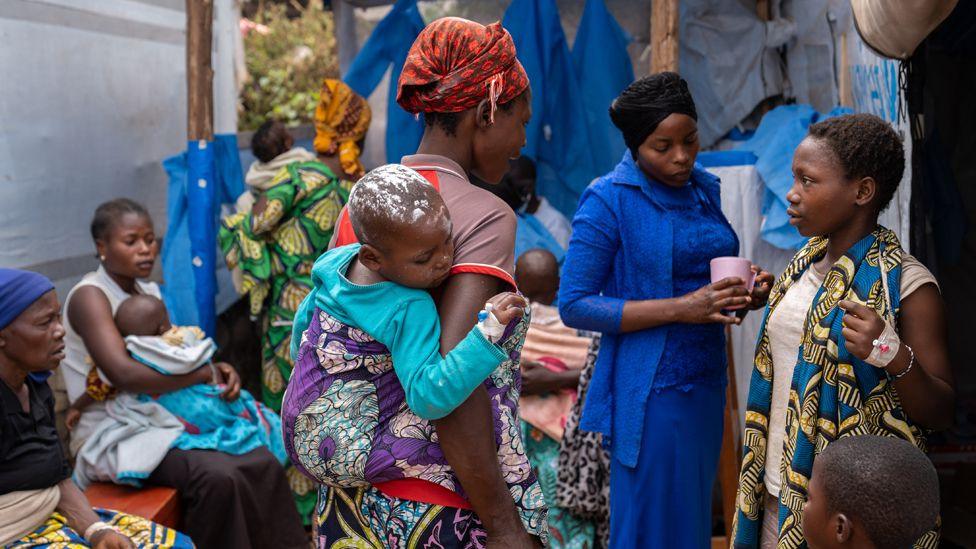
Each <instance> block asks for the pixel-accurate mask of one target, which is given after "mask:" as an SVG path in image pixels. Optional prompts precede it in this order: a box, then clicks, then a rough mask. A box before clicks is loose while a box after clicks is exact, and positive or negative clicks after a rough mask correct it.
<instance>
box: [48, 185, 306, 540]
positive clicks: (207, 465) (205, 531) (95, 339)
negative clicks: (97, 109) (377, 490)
mask: <svg viewBox="0 0 976 549" xmlns="http://www.w3.org/2000/svg"><path fill="white" fill-rule="evenodd" d="M91 232H92V237H93V239H94V240H95V247H96V249H97V250H98V256H99V260H100V262H101V265H100V266H99V268H98V270H97V271H94V272H91V273H88V274H87V275H85V276H84V277H83V278H82V280H81V281H80V282H79V283H78V284H77V285H75V287H74V288H73V289H72V290H71V292H70V293H69V294H68V297H67V299H66V300H65V307H64V316H65V318H66V319H67V322H65V331H66V335H65V345H66V348H65V355H66V356H65V359H64V366H65V367H64V368H62V369H61V374H62V375H63V377H64V384H65V387H66V388H67V391H68V400H69V401H71V402H74V401H75V400H77V399H78V397H80V396H81V395H82V393H84V392H85V389H86V387H87V382H88V378H89V373H90V371H91V370H92V368H95V369H97V371H98V374H99V377H100V378H101V379H102V380H103V381H105V382H107V383H109V384H111V385H112V386H114V387H115V388H116V389H118V390H120V391H125V392H130V393H147V394H157V393H170V392H173V391H177V390H179V389H183V388H185V387H189V386H192V385H197V384H200V383H210V382H211V381H212V372H211V371H210V369H209V368H201V369H198V370H195V371H194V372H192V373H189V374H184V375H164V374H161V373H159V372H156V371H155V370H153V369H152V368H147V367H146V366H145V365H144V364H142V363H140V362H138V361H136V360H134V359H133V358H132V357H131V356H130V355H129V353H128V352H127V350H126V345H125V340H124V339H123V338H122V335H121V334H120V333H119V330H118V328H117V327H116V324H115V318H114V315H115V313H116V312H117V310H118V308H119V306H120V305H121V303H122V302H123V301H125V300H126V299H128V298H129V297H131V296H133V295H138V294H148V295H151V296H154V297H157V298H158V297H160V293H159V286H157V285H156V284H155V283H152V282H143V281H141V280H140V279H145V278H146V277H148V276H149V274H150V273H151V272H152V268H153V264H154V263H155V261H156V256H157V252H158V250H157V241H156V235H155V231H154V230H153V224H152V219H151V218H150V217H149V213H148V212H147V211H146V209H145V208H143V207H142V206H141V205H139V204H137V203H135V202H133V201H131V200H128V199H124V198H120V199H116V200H112V201H110V202H107V203H105V204H102V205H101V206H99V207H98V209H97V210H96V211H95V218H94V219H93V220H92V225H91ZM215 366H216V374H217V377H218V379H217V381H218V382H220V381H222V382H223V383H224V384H225V385H226V388H225V390H224V391H223V394H222V395H221V396H222V398H225V399H227V400H230V401H233V400H236V399H237V395H238V393H239V391H240V379H239V378H238V376H237V373H236V372H235V371H234V369H233V367H231V366H230V365H229V364H224V363H217V364H215ZM106 417H107V412H106V406H105V403H104V402H97V403H94V404H91V405H89V406H88V407H87V408H85V410H84V411H83V412H82V414H81V418H80V419H79V420H78V424H77V425H76V426H75V427H74V429H72V431H71V444H70V447H71V451H72V454H73V455H74V454H77V453H78V451H79V449H80V448H81V447H82V446H84V444H85V442H86V441H87V440H88V439H89V438H90V437H93V436H98V435H99V433H100V430H101V429H102V428H103V427H104V425H103V420H104V419H105V418H106ZM163 450H164V452H165V453H164V454H163V455H161V456H159V459H160V461H159V464H158V465H157V466H156V467H155V468H154V469H153V470H152V472H151V473H150V474H149V475H148V477H147V478H146V479H144V480H145V482H147V483H149V484H156V485H161V486H170V487H173V488H175V489H176V490H177V491H178V492H179V494H180V500H181V503H182V506H183V517H182V518H183V523H182V524H183V528H184V529H185V530H186V532H187V533H188V534H189V535H190V537H191V538H193V540H194V542H195V543H196V544H197V545H199V546H200V547H207V548H210V547H228V548H230V547H233V548H243V549H247V548H250V547H282V548H285V547H288V548H291V547H303V548H306V547H307V546H308V537H307V536H306V535H305V532H304V531H303V528H302V524H301V519H300V518H299V515H298V512H297V511H296V508H295V505H294V503H293V502H292V498H291V494H290V491H289V489H288V479H287V477H286V476H285V471H284V469H283V468H282V466H281V464H280V463H278V460H277V459H276V458H275V457H274V455H272V453H271V452H270V451H269V450H268V449H267V448H266V447H264V446H261V447H259V448H257V449H255V450H252V451H250V452H248V453H246V454H243V455H237V456H235V455H231V454H227V453H224V452H220V451H214V450H181V449H177V448H171V449H169V450H168V451H166V450H165V448H164V449H163ZM143 453H145V452H143Z"/></svg>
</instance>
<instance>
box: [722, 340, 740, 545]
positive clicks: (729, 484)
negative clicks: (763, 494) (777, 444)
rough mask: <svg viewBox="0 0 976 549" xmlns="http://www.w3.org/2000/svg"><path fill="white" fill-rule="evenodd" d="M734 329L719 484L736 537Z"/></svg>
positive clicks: (729, 528) (728, 532)
mask: <svg viewBox="0 0 976 549" xmlns="http://www.w3.org/2000/svg"><path fill="white" fill-rule="evenodd" d="M731 335H732V334H731V329H729V328H728V327H726V329H725V342H726V343H725V346H726V348H725V350H726V355H727V356H728V370H729V384H728V387H727V388H726V393H725V421H724V424H725V425H724V429H723V433H722V449H721V451H720V452H719V456H718V482H719V487H720V489H721V494H722V515H723V518H724V519H725V533H726V535H727V536H731V535H732V519H733V517H735V498H736V494H738V492H739V460H740V457H739V451H740V447H741V445H742V442H741V437H740V436H739V403H738V398H737V396H736V395H738V391H737V390H736V380H735V362H734V361H733V359H732V338H731V337H730V336H731Z"/></svg>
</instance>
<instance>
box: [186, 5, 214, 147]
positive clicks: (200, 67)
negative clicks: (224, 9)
mask: <svg viewBox="0 0 976 549" xmlns="http://www.w3.org/2000/svg"><path fill="white" fill-rule="evenodd" d="M212 45H213V0H186V99H187V101H186V103H187V104H186V107H187V108H186V135H187V140H189V141H198V140H201V139H202V140H206V141H212V140H213V67H212V65H211V60H210V58H211V51H212Z"/></svg>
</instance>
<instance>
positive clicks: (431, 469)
mask: <svg viewBox="0 0 976 549" xmlns="http://www.w3.org/2000/svg"><path fill="white" fill-rule="evenodd" d="M528 96H529V82H528V78H527V76H526V74H525V70H524V69H523V68H522V66H521V64H520V63H519V62H518V59H517V58H516V56H515V44H514V43H513V41H512V38H511V36H510V35H509V34H508V32H507V31H505V29H503V28H502V27H501V25H500V24H499V23H494V24H492V25H488V26H484V25H481V24H478V23H474V22H472V21H467V20H464V19H458V18H445V19H439V20H437V21H435V22H433V23H431V24H430V25H429V26H428V27H427V28H426V29H424V31H423V32H421V33H420V35H419V36H418V37H417V40H416V41H415V42H414V44H413V46H412V47H411V49H410V52H409V55H408V57H407V60H406V63H405V65H404V67H403V71H402V73H401V75H400V81H399V88H398V93H397V101H398V102H399V104H400V105H401V106H402V107H403V108H404V109H405V110H407V111H408V112H412V113H418V114H423V116H424V122H425V125H426V127H425V131H424V136H423V139H422V141H421V143H420V147H419V150H418V151H417V154H415V155H411V156H407V157H405V158H403V160H402V163H403V164H404V165H406V166H408V167H410V168H413V169H414V170H416V171H417V172H419V173H420V174H421V175H423V176H424V177H425V178H426V179H427V180H428V181H430V183H431V184H432V185H433V186H434V187H435V188H437V189H438V191H439V192H440V193H441V196H442V197H443V198H444V201H445V203H446V204H447V207H448V209H449V210H450V214H451V219H452V221H453V231H452V238H453V239H454V244H455V257H454V266H453V268H452V269H451V276H450V277H449V278H448V279H447V281H446V282H445V283H444V284H443V285H442V286H441V287H440V288H437V289H436V290H434V299H435V301H436V303H437V307H438V312H439V314H440V319H441V340H440V344H441V352H442V353H445V354H446V353H447V352H448V351H450V350H451V349H452V348H454V346H455V345H456V344H457V343H458V342H460V341H461V340H462V339H463V338H464V336H465V335H466V334H467V332H468V331H469V330H470V329H471V328H472V327H473V326H474V324H475V322H476V321H477V316H478V311H480V310H481V309H482V308H483V307H484V304H485V302H486V301H487V300H488V298H490V297H491V296H493V295H495V294H497V293H498V292H500V291H503V290H506V289H512V288H514V286H515V282H514V278H513V274H514V267H515V257H514V247H515V224H516V222H515V216H514V213H513V212H512V210H511V208H509V207H508V206H507V205H506V204H505V203H504V202H503V201H502V200H501V199H499V198H497V197H496V196H494V195H493V194H491V193H490V192H488V191H485V190H484V189H481V188H479V187H476V186H475V185H472V184H471V180H472V179H479V180H483V181H487V182H493V183H497V182H498V181H500V180H501V178H502V177H503V176H504V175H505V173H506V172H507V171H508V161H509V159H511V158H515V157H518V156H519V152H520V150H521V148H522V146H523V145H524V144H525V125H526V124H527V123H528V121H529V117H530V116H531V107H530V103H529V97H528ZM354 241H355V235H354V234H353V231H352V227H351V226H350V224H349V218H348V215H347V214H346V213H345V212H343V213H342V214H341V215H340V220H339V223H338V226H337V230H336V232H335V236H334V238H333V244H334V245H345V244H349V243H352V242H354ZM310 318H311V324H310V325H309V328H308V330H306V331H305V334H313V335H314V333H318V332H319V331H321V329H328V327H327V326H319V325H318V323H320V322H321V320H320V315H317V314H313V315H311V317H310ZM525 328H526V322H525V321H523V322H522V323H521V324H519V325H518V326H517V327H515V329H514V330H512V335H511V336H509V338H508V340H507V342H505V344H504V346H505V348H506V351H508V353H509V356H510V357H511V359H510V360H509V361H508V362H506V363H504V364H503V365H502V366H501V367H499V369H498V370H496V371H495V372H494V373H493V374H492V375H491V377H489V378H488V380H487V381H486V382H485V383H484V384H483V385H482V386H480V387H479V388H478V389H476V390H475V391H474V393H472V394H471V395H470V396H469V397H468V399H467V401H465V402H464V403H463V404H462V405H461V406H459V407H458V408H457V409H455V410H454V411H453V412H452V413H451V414H450V415H448V416H447V417H445V418H443V419H440V420H436V421H433V422H427V421H425V420H422V419H420V418H419V417H416V416H413V414H412V413H409V411H407V412H404V413H403V420H402V424H400V423H398V424H397V425H396V426H395V427H396V428H395V429H394V430H393V432H391V433H389V435H388V439H387V438H384V440H383V441H382V442H383V444H388V445H389V446H388V447H389V448H390V451H389V455H388V456H386V459H385V460H384V459H374V457H375V455H376V454H377V452H371V453H368V455H369V458H370V459H365V458H364V459H363V461H365V463H363V464H362V467H361V468H362V471H359V473H361V476H362V478H363V479H364V482H363V484H366V483H368V484H369V485H368V486H365V487H358V488H348V487H346V488H343V487H334V486H324V487H323V488H322V490H321V492H320V494H319V504H318V509H317V510H318V512H317V513H316V516H317V517H318V522H319V524H318V534H319V546H320V547H335V546H348V545H349V544H351V543H363V544H366V545H369V546H371V547H384V546H387V547H428V546H430V547H445V548H451V547H458V548H460V547H483V546H485V545H486V544H487V545H488V546H493V547H506V549H510V548H523V547H533V546H537V545H538V543H539V539H540V538H541V539H542V540H543V541H544V540H545V539H546V538H547V536H548V528H547V525H546V508H545V502H544V500H543V497H542V491H541V489H540V488H539V484H538V482H536V479H535V477H534V476H533V474H532V471H531V467H530V466H529V463H528V459H527V458H526V456H525V449H524V446H523V444H522V440H521V434H520V432H519V424H518V421H517V417H518V415H517V406H518V404H517V403H518V385H519V379H518V376H519V370H518V368H519V349H520V348H521V345H522V341H523V340H524V337H525ZM313 332H314V333H313ZM302 336H303V334H294V335H293V337H295V338H302ZM303 339H304V343H303V345H302V347H301V350H300V351H299V355H298V356H299V357H300V358H299V360H313V361H314V360H318V357H320V356H322V357H325V356H327V354H324V353H322V352H315V351H324V349H317V348H316V345H317V343H318V342H319V338H317V337H312V336H309V337H305V338H303ZM326 352H327V351H326ZM304 370H305V368H299V369H298V370H296V374H295V376H294V377H293V378H292V381H291V383H290V389H289V391H288V394H286V396H285V403H284V408H285V409H288V408H289V406H293V404H292V403H291V402H290V400H291V398H295V399H299V398H308V395H309V394H314V393H315V392H316V391H318V390H319V389H321V388H319V387H317V386H316V384H315V383H314V380H311V379H303V377H302V376H301V374H300V373H298V372H300V371H304ZM301 395H305V396H304V397H302V396H301ZM398 399H399V400H398ZM402 399H403V393H402V391H399V392H397V391H389V392H385V393H382V394H377V395H376V403H377V406H378V409H379V412H378V413H379V414H381V415H382V414H385V413H387V412H388V411H389V410H391V409H393V410H403V409H404V408H405V404H403V403H402V402H400V400H402ZM309 423H310V422H309V421H306V422H304V423H303V422H298V421H296V422H295V424H293V425H286V426H285V436H286V438H287V437H290V436H296V435H295V432H296V431H297V432H299V433H301V432H302V430H309V429H320V428H322V427H321V426H320V425H314V424H312V425H310V424H309ZM311 423H314V420H312V421H311ZM339 442H348V441H339ZM333 452H335V450H329V455H328V456H327V455H325V454H324V453H322V452H321V451H320V455H321V458H322V459H330V458H331V456H332V453H333ZM364 454H365V453H364ZM354 473H356V472H354Z"/></svg>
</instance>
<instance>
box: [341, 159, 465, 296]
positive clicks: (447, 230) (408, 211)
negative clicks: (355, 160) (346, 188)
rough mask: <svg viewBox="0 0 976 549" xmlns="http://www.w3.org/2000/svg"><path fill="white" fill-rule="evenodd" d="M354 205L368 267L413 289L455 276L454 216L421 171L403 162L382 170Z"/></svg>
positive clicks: (356, 193) (368, 178)
mask: <svg viewBox="0 0 976 549" xmlns="http://www.w3.org/2000/svg"><path fill="white" fill-rule="evenodd" d="M348 207H349V221H350V222H351V223H352V229H353V231H354V232H355V233H356V238H357V239H359V242H360V243H361V244H362V249H360V251H359V261H360V262H361V263H362V264H363V265H365V266H366V268H368V269H370V270H372V271H375V272H377V273H379V274H380V275H381V276H383V278H385V279H387V280H390V281H393V282H396V283H397V284H400V285H401V286H407V287H409V288H433V287H435V286H438V285H440V284H441V283H442V282H443V281H444V280H445V279H447V277H448V275H450V272H451V266H452V265H453V262H454V240H453V239H452V237H451V228H452V226H451V216H450V214H449V213H448V211H447V206H446V205H445V204H444V199H442V198H441V196H440V194H438V192H437V190H436V189H434V187H433V186H432V185H431V184H430V183H429V182H427V180H426V179H424V178H423V177H422V176H421V175H420V174H419V173H417V172H415V171H413V170H411V169H410V168H408V167H406V166H401V165H400V164H387V165H386V166H380V167H379V168H376V169H375V170H372V171H371V172H369V173H367V174H366V175H364V176H363V178H362V179H360V180H359V182H358V183H356V185H355V187H353V189H352V194H351V195H350V196H349V205H348Z"/></svg>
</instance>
